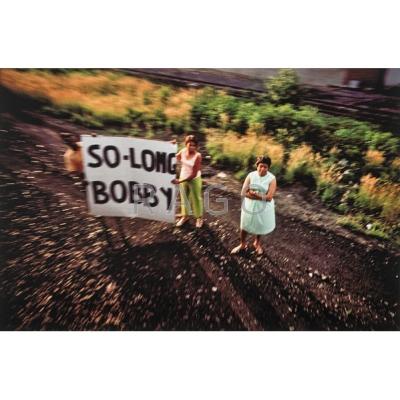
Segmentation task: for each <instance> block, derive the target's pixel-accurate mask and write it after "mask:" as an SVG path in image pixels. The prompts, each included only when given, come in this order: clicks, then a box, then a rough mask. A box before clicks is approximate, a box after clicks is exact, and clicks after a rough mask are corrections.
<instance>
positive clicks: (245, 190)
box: [240, 175, 250, 197]
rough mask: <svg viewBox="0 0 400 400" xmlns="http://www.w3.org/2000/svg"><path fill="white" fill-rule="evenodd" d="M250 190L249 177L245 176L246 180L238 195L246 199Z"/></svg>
mask: <svg viewBox="0 0 400 400" xmlns="http://www.w3.org/2000/svg"><path fill="white" fill-rule="evenodd" d="M249 189H250V177H249V176H248V175H247V177H246V179H245V180H244V182H243V186H242V191H241V193H240V196H242V197H248V196H247V194H248V191H249Z"/></svg>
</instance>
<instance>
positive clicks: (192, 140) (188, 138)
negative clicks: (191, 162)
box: [185, 135, 198, 146]
mask: <svg viewBox="0 0 400 400" xmlns="http://www.w3.org/2000/svg"><path fill="white" fill-rule="evenodd" d="M189 142H193V143H194V144H195V145H196V146H197V145H198V142H197V139H196V137H195V136H194V135H187V136H186V137H185V145H186V144H188V143H189Z"/></svg>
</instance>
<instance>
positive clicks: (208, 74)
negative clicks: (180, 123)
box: [118, 68, 400, 135]
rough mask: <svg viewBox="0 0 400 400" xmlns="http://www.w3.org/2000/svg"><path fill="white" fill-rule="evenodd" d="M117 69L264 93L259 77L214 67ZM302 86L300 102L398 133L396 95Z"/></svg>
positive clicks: (238, 92) (245, 93)
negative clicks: (302, 92)
mask: <svg viewBox="0 0 400 400" xmlns="http://www.w3.org/2000/svg"><path fill="white" fill-rule="evenodd" d="M118 71H120V72H123V73H126V74H130V75H135V76H139V77H145V78H148V79H151V80H153V81H156V82H159V83H167V84H172V85H176V86H183V87H206V86H210V87H214V88H216V89H221V90H224V91H226V92H227V93H229V94H231V95H233V96H236V97H242V98H247V99H259V98H260V97H262V96H263V95H264V94H265V90H264V82H263V81H262V80H261V79H258V78H251V77H248V76H245V75H240V74H233V73H229V72H220V71H218V70H215V69H214V70H208V69H177V68H175V69H172V68H168V69H155V68H139V69H134V68H122V69H121V68H120V69H118ZM303 88H304V89H305V90H304V94H303V96H302V101H301V104H303V105H310V106H314V107H318V109H319V110H320V111H321V112H322V113H324V114H329V115H333V116H343V117H351V118H355V119H358V120H364V121H368V122H371V123H374V124H377V125H380V126H381V127H382V128H383V129H385V130H389V131H391V132H393V133H395V134H397V135H400V99H399V98H398V97H395V96H385V95H382V94H378V93H372V92H365V91H360V90H358V89H350V88H347V87H341V86H326V87H324V86H311V85H303Z"/></svg>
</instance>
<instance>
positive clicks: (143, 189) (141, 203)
mask: <svg viewBox="0 0 400 400" xmlns="http://www.w3.org/2000/svg"><path fill="white" fill-rule="evenodd" d="M81 141H82V150H83V162H84V172H85V179H86V180H87V182H88V186H87V201H88V206H89V211H90V213H91V214H94V215H103V216H109V217H139V218H146V219H152V220H156V221H165V222H175V200H176V186H175V185H174V184H172V183H171V180H172V179H174V178H175V170H176V151H177V145H176V144H172V143H170V142H161V141H158V140H146V139H137V138H128V137H115V136H99V137H92V136H89V135H82V136H81Z"/></svg>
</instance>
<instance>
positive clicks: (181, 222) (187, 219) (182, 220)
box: [175, 217, 189, 227]
mask: <svg viewBox="0 0 400 400" xmlns="http://www.w3.org/2000/svg"><path fill="white" fill-rule="evenodd" d="M188 221H189V218H186V217H182V218H181V219H180V220H179V221H178V222H177V223H176V225H175V226H177V227H180V226H182V225H183V224H186V222H188Z"/></svg>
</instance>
